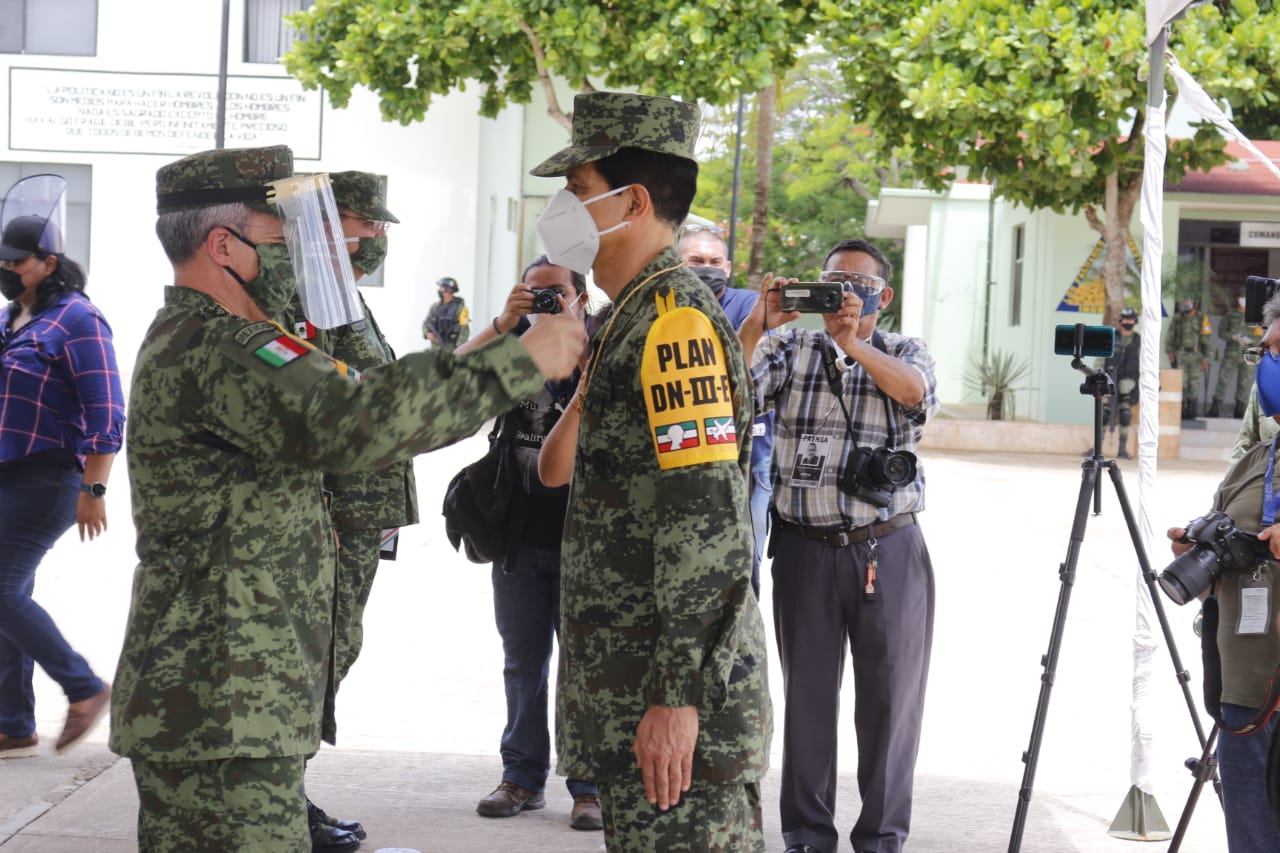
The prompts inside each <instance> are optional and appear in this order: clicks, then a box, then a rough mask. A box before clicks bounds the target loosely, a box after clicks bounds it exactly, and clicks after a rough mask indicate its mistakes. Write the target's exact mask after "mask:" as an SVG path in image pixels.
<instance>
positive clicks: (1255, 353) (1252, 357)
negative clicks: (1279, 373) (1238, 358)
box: [1241, 344, 1280, 365]
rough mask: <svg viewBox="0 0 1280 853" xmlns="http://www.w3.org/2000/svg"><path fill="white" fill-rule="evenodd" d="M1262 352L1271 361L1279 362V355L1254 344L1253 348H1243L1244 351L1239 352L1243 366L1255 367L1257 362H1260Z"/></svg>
mask: <svg viewBox="0 0 1280 853" xmlns="http://www.w3.org/2000/svg"><path fill="white" fill-rule="evenodd" d="M1264 352H1265V353H1266V354H1267V355H1269V356H1271V358H1272V359H1273V360H1276V361H1280V355H1276V354H1275V353H1273V352H1272V351H1271V347H1270V346H1266V345H1263V344H1254V345H1253V346H1248V347H1245V348H1244V350H1243V351H1242V352H1241V355H1242V356H1243V357H1244V363H1245V364H1248V365H1255V364H1257V363H1258V362H1260V361H1262V354H1263V353H1264Z"/></svg>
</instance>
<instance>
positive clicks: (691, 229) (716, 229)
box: [684, 222, 724, 237]
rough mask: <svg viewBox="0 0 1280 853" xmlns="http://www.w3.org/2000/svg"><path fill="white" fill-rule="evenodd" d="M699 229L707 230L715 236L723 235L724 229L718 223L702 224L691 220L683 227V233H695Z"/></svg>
mask: <svg viewBox="0 0 1280 853" xmlns="http://www.w3.org/2000/svg"><path fill="white" fill-rule="evenodd" d="M699 231H709V232H711V233H712V234H714V235H716V236H717V237H723V236H724V229H723V228H721V227H720V226H719V225H703V224H702V223H701V222H691V223H689V224H688V225H686V226H685V227H684V233H686V234H697V233H698V232H699Z"/></svg>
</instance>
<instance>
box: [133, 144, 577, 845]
mask: <svg viewBox="0 0 1280 853" xmlns="http://www.w3.org/2000/svg"><path fill="white" fill-rule="evenodd" d="M292 159H293V158H292V153H291V152H290V151H289V149H288V148H287V147H285V146H273V147H269V148H256V149H224V150H218V151H208V152H202V153H200V154H193V155H191V156H189V157H184V158H182V159H181V160H178V161H176V162H174V163H170V164H168V165H166V166H164V167H162V168H161V169H160V170H159V171H158V172H157V175H156V184H157V187H156V189H157V212H158V213H159V219H158V220H157V223H156V232H157V234H158V235H159V237H160V242H161V245H162V246H163V248H164V250H165V253H166V254H167V255H168V257H169V259H170V261H171V262H172V264H173V268H174V286H173V287H170V288H168V289H167V290H166V293H165V304H164V307H162V308H161V309H160V311H159V312H158V314H157V316H156V319H155V321H154V322H153V323H152V325H151V327H150V328H149V329H148V331H147V333H146V336H145V338H144V340H143V343H142V347H141V350H140V351H139V354H138V359H137V364H136V367H135V370H134V374H133V385H132V390H131V393H130V396H129V416H130V421H129V422H130V424H131V429H130V433H129V440H128V447H127V465H128V471H129V480H130V487H131V495H132V504H133V514H134V525H135V528H136V530H137V553H138V559H139V565H138V568H137V571H136V573H135V576H134V587H133V601H132V605H131V607H130V612H129V617H128V622H127V625H126V629H125V639H124V647H123V649H122V651H121V655H120V660H119V663H118V665H117V668H116V689H115V692H114V694H113V696H112V704H111V740H110V745H111V748H112V749H113V750H114V751H115V752H117V753H119V754H120V755H124V756H127V757H128V758H130V759H131V763H132V767H133V772H134V780H135V783H136V785H137V789H138V796H139V816H138V841H139V849H140V850H142V851H145V853H153V852H154V851H190V850H251V849H252V850H272V851H281V853H309V851H310V850H311V849H312V841H311V838H310V835H309V832H308V827H307V813H306V805H305V800H304V798H303V794H302V772H303V764H304V760H305V757H306V756H308V755H310V754H312V753H314V752H315V751H316V749H317V747H318V745H319V740H320V731H321V720H322V716H323V709H324V700H325V694H326V688H327V686H328V684H329V674H330V666H331V658H330V651H331V641H332V604H333V600H334V578H335V575H336V571H337V555H336V551H335V549H336V546H335V542H334V537H333V528H332V524H331V523H330V520H329V519H328V517H327V516H326V508H325V502H324V488H323V486H324V483H323V472H326V471H327V472H347V471H359V470H367V469H371V468H377V467H381V466H385V465H388V464H391V463H394V462H397V461H401V460H405V459H408V458H409V457H411V456H412V455H413V454H415V453H421V452H425V451H427V450H430V449H432V448H434V447H438V446H441V445H443V444H446V443H448V442H451V441H455V440H457V439H459V438H462V437H464V436H466V435H469V434H470V433H472V432H474V431H475V430H476V429H477V428H479V427H480V426H481V425H482V424H483V423H484V422H485V421H486V420H487V419H488V418H490V417H492V416H493V415H495V414H497V413H499V412H501V411H505V410H506V409H509V408H511V406H512V405H514V404H515V403H516V402H517V401H519V400H520V399H523V398H525V397H529V396H532V395H534V394H536V393H537V392H538V391H539V390H540V389H541V388H542V387H543V384H544V382H545V381H546V380H547V379H548V378H563V377H565V376H568V375H569V374H570V373H571V372H572V370H573V368H574V366H575V365H576V363H577V360H578V358H579V357H580V355H581V352H582V348H583V345H584V338H585V336H584V335H582V334H581V333H579V335H578V337H577V338H575V337H574V336H573V335H571V334H567V333H565V330H562V329H552V330H550V332H549V333H548V334H546V335H540V334H538V332H537V330H535V331H534V332H531V333H530V334H531V335H533V337H532V338H531V337H530V335H526V336H524V337H523V338H521V339H520V340H515V339H509V340H503V341H499V342H496V343H495V344H493V345H492V346H490V347H487V348H486V349H485V351H484V352H483V353H476V354H473V355H472V356H471V357H470V358H468V359H467V360H466V362H465V363H463V362H455V361H454V359H453V357H452V356H451V355H448V354H441V353H415V354H413V355H409V356H406V357H405V358H402V359H400V360H398V361H395V362H392V363H390V364H387V365H385V366H383V367H380V368H377V369H376V370H371V371H369V372H368V374H366V375H365V376H364V377H363V379H357V377H356V376H355V375H354V373H353V371H352V370H351V369H350V368H348V367H347V366H346V365H345V364H343V363H341V362H339V361H337V360H335V359H333V358H332V357H330V356H328V355H326V354H324V353H322V352H320V351H318V350H316V349H314V348H313V347H312V346H311V345H310V344H308V342H307V341H305V340H302V339H300V338H298V337H296V336H294V335H292V334H290V333H289V332H287V331H286V330H285V329H283V328H282V327H281V326H279V325H278V324H277V323H276V322H274V321H273V320H272V318H273V317H279V316H281V314H282V313H283V312H284V311H285V309H286V308H287V306H288V304H289V301H290V299H291V298H292V296H293V294H294V291H295V289H296V288H297V287H298V283H297V280H296V279H295V273H294V266H293V264H292V262H291V260H290V251H289V247H288V246H286V242H285V240H286V234H287V233H288V234H296V233H300V232H301V231H302V230H304V229H300V228H298V225H299V223H296V222H282V221H281V219H280V218H279V216H278V215H277V214H276V213H275V212H273V209H272V207H271V204H270V200H269V195H268V191H269V190H271V189H274V190H277V192H276V194H275V196H274V197H275V198H277V199H280V198H281V196H280V194H279V192H278V190H279V189H280V184H279V182H280V181H281V180H282V179H286V178H289V177H290V176H291V175H292ZM316 254H317V255H318V256H324V255H325V250H324V249H323V247H321V251H320V252H317V253H316ZM312 284H315V282H314V281H313V282H312ZM327 296H328V297H332V298H333V300H334V304H337V303H340V302H342V301H343V299H344V295H343V294H341V293H331V294H328V295H327ZM304 297H307V294H304ZM307 298H310V299H312V300H314V301H313V302H312V303H311V304H312V305H317V306H318V305H321V304H329V303H325V302H324V299H325V298H326V295H325V294H323V293H321V292H318V291H314V290H313V291H312V292H311V293H310V296H309V297H307ZM307 298H304V304H307ZM308 309H310V306H308ZM309 319H312V318H310V317H309ZM565 322H566V323H574V324H576V321H575V320H573V319H572V318H568V317H567V318H565ZM553 325H554V324H553ZM578 328H580V327H578ZM459 401H462V402H463V403H464V405H457V403H458V402H459Z"/></svg>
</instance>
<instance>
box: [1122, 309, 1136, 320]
mask: <svg viewBox="0 0 1280 853" xmlns="http://www.w3.org/2000/svg"><path fill="white" fill-rule="evenodd" d="M1120 319H1121V320H1134V321H1136V320H1137V319H1138V312H1137V311H1136V310H1134V309H1133V308H1126V309H1124V310H1123V311H1121V312H1120Z"/></svg>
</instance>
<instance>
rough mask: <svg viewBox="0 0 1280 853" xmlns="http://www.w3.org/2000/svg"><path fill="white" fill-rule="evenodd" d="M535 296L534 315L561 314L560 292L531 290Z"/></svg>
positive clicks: (548, 289)
mask: <svg viewBox="0 0 1280 853" xmlns="http://www.w3.org/2000/svg"><path fill="white" fill-rule="evenodd" d="M529 292H530V293H531V294H533V313H534V314H559V313H560V291H558V290H551V289H550V288H547V289H545V290H536V289H535V290H530V291H529Z"/></svg>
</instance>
